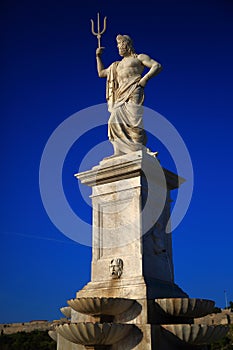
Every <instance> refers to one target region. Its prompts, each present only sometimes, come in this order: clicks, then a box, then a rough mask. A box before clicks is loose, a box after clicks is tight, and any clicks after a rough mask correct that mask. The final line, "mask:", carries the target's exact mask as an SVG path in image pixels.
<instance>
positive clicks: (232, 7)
mask: <svg viewBox="0 0 233 350" xmlns="http://www.w3.org/2000/svg"><path fill="white" fill-rule="evenodd" d="M99 10H100V11H101V13H102V14H103V15H106V16H108V24H107V32H106V34H105V35H104V36H103V40H102V42H103V45H104V46H105V47H106V52H105V54H104V58H103V59H104V61H105V62H106V64H110V63H111V62H112V61H114V60H116V59H119V57H118V54H117V50H116V47H115V36H116V35H117V34H118V33H122V34H129V35H131V36H132V38H133V39H134V42H135V48H136V51H137V52H138V53H141V52H143V53H148V54H150V55H151V56H152V57H154V58H155V59H157V60H158V61H159V62H161V63H162V65H163V67H164V70H163V71H162V73H161V74H160V75H159V76H158V77H156V78H155V79H154V80H152V81H151V82H150V83H149V84H148V87H147V88H146V100H145V105H146V106H148V107H150V108H152V109H154V110H156V111H158V112H159V113H161V114H162V115H163V116H165V117H166V118H167V119H168V120H169V121H170V122H171V123H172V124H173V125H174V126H175V127H176V129H177V130H178V131H179V133H180V135H181V136H182V138H183V140H184V141H185V143H186V146H187V147H188V149H189V152H190V155H191V158H192V162H193V168H194V180H195V185H194V192H193V198H192V202H191V205H190V207H189V210H188V212H187V214H186V216H185V218H184V219H183V221H182V223H181V224H180V225H179V227H178V228H177V229H176V230H175V232H174V237H173V248H174V264H175V279H176V283H178V284H179V285H180V286H181V287H182V288H183V289H184V290H185V291H186V292H187V293H188V294H189V295H190V296H191V297H202V298H209V299H213V300H215V301H216V304H217V305H218V306H221V307H224V306H225V301H224V290H226V291H227V296H228V299H229V300H233V278H232V262H233V261H232V260H233V258H232V256H233V255H232V246H233V244H232V243H233V238H232V236H233V235H232V233H233V232H232V222H231V221H232V198H233V193H232V183H231V182H232V130H233V121H232V97H233V91H232V78H233V74H232V73H233V65H232V62H233V45H232V37H233V24H232V23H233V21H232V18H233V3H232V1H230V0H195V1H194V0H190V1H185V0H180V1H173V0H157V1H149V0H144V1H143V2H142V1H140V2H139V1H130V0H125V1H115V0H113V1H112V0H109V1H98V0H97V1H90V0H86V1H83V2H81V1H78V0H76V1H72V0H66V1H59V0H58V1H54V0H50V1H44V0H41V1H37V0H35V1H28V0H25V1H20V2H19V1H16V0H12V1H2V2H1V20H0V26H1V28H0V29H1V56H0V60H1V77H2V79H1V91H0V94H1V98H2V103H1V130H2V132H1V138H0V143H1V146H0V147H1V151H2V161H1V163H2V167H1V169H2V170H1V198H2V200H1V226H0V232H1V251H0V258H1V266H2V274H1V277H2V278H1V284H2V286H1V292H0V297H1V298H0V299H1V300H0V302H1V306H0V310H1V313H0V316H1V317H0V322H1V323H3V322H21V321H22V322H23V321H30V320H32V319H50V320H52V319H55V318H60V317H61V316H62V315H61V314H60V312H59V308H60V307H61V306H63V305H65V304H66V300H67V299H70V298H73V297H74V295H75V292H76V291H77V290H79V289H81V288H82V287H83V285H84V284H85V283H87V282H88V281H89V280H90V260H91V249H90V248H89V247H86V246H82V245H79V244H77V243H75V242H73V241H71V240H69V239H68V238H67V237H65V236H64V235H63V234H62V233H61V232H59V231H58V230H57V228H56V227H55V226H54V225H53V224H52V222H51V221H50V219H49V217H48V216H47V214H46V211H45V209H44V207H43V204H42V201H41V198H40V191H39V166H40V159H41V155H42V152H43V149H44V147H45V144H46V142H47V140H48V138H49V137H50V135H51V133H52V132H53V131H54V130H55V129H56V128H57V126H58V125H59V124H60V123H61V122H62V121H63V120H65V119H66V118H67V117H69V116H70V115H72V114H73V113H75V112H77V111H79V110H81V109H83V108H86V107H89V106H92V105H95V104H99V103H102V102H104V101H105V84H104V80H101V79H98V77H97V74H96V67H95V48H96V45H97V42H96V39H95V38H94V37H93V36H92V34H91V33H90V18H96V13H97V11H99ZM99 137H100V136H99V134H98V135H97V134H96V135H94V136H93V138H94V139H95V138H96V140H97V138H99ZM105 138H106V135H103V136H102V139H103V140H104V139H105ZM100 139H101V138H100ZM96 142H97V143H98V141H96ZM78 147H80V145H79V146H78ZM85 147H86V148H87V149H89V148H90V145H89V143H88V140H87V139H85V140H84V141H83V143H82V145H81V149H82V152H83V150H84V149H85ZM159 147H160V146H158V148H159ZM159 150H160V149H159ZM84 154H85V152H84ZM104 156H105V154H103V155H100V159H101V158H103V157H104ZM98 160H99V159H97V160H96V163H97V161H98ZM160 160H161V162H162V164H163V165H164V166H169V159H168V158H167V156H166V154H165V153H164V155H163V151H162V148H161V150H160ZM79 162H80V155H78V154H77V159H76V156H75V152H73V153H72V155H71V156H69V155H68V157H67V161H66V162H65V166H64V174H63V181H64V182H65V183H64V188H65V191H66V194H67V196H68V197H69V196H70V198H68V200H69V201H70V202H71V203H75V198H76V195H77V204H76V208H75V210H76V212H77V213H78V212H80V215H83V216H86V217H87V218H88V216H90V213H89V211H88V209H87V208H86V207H85V206H83V207H82V208H81V207H80V206H79V205H78V203H79V198H78V191H77V183H76V180H75V179H74V178H73V173H74V172H75V171H76V170H77V169H78V165H79V164H78V163H79ZM93 165H94V164H93ZM181 175H182V174H181ZM74 206H75V204H74Z"/></svg>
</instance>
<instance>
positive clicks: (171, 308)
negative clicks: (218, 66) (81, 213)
mask: <svg viewBox="0 0 233 350" xmlns="http://www.w3.org/2000/svg"><path fill="white" fill-rule="evenodd" d="M75 176H76V177H77V178H78V179H79V180H80V181H81V182H82V183H83V184H85V185H88V186H91V187H92V196H91V197H92V205H93V246H92V267H91V269H92V273H91V281H90V282H89V283H88V284H87V285H86V286H85V287H84V288H83V289H82V290H80V291H78V292H77V294H76V299H75V300H73V299H72V300H70V301H68V303H69V305H70V306H71V324H67V325H61V326H59V327H58V328H57V333H58V336H57V343H58V346H57V349H58V350H84V349H95V350H102V349H106V350H107V349H108V350H131V349H135V350H179V349H186V350H193V349H201V350H206V346H205V345H200V344H203V343H205V341H206V339H207V338H208V339H209V337H212V339H216V334H217V337H218V334H220V333H221V334H220V337H221V335H224V334H225V333H226V331H227V330H226V329H222V328H221V327H220V328H219V327H218V326H216V327H218V328H216V329H211V326H209V328H208V327H207V328H206V327H204V326H202V325H200V327H199V326H197V325H193V320H194V318H195V317H199V316H200V315H203V314H207V313H208V312H210V306H211V303H213V302H210V303H209V302H208V301H207V302H205V301H203V300H201V299H200V300H192V299H188V296H187V294H186V293H185V292H184V291H182V290H181V289H180V288H179V287H178V286H177V285H176V284H175V283H174V269H173V259H172V237H171V232H170V228H169V227H168V222H169V218H170V212H171V209H170V204H171V199H170V192H171V191H172V190H173V189H176V188H178V187H179V185H180V184H182V182H183V181H184V180H183V179H182V178H180V177H178V176H177V175H175V174H174V173H172V172H170V171H168V170H166V169H163V168H162V167H161V166H160V164H159V162H158V160H157V159H156V158H154V157H152V156H150V155H149V154H147V153H145V152H144V151H137V152H132V153H130V154H126V155H122V156H118V157H110V158H107V159H104V160H103V161H101V162H100V164H99V165H98V166H95V167H93V168H92V169H91V170H89V171H85V172H82V173H79V174H76V175H75ZM165 298H167V300H166V299H165ZM126 299H127V300H126ZM129 299H130V300H129ZM161 300H162V302H161ZM114 305H115V306H114ZM116 305H117V307H116ZM118 305H119V308H118ZM125 305H130V306H127V307H126V308H125V307H124V306H125ZM199 305H202V307H201V308H200V307H199ZM213 305H214V304H213ZM213 305H212V306H213ZM123 310H124V311H123ZM203 310H204V311H203ZM177 326H178V327H177ZM128 330H129V331H128ZM122 332H123V333H122ZM63 336H64V337H65V338H66V339H65V338H63ZM75 343H76V344H75ZM93 343H94V344H93ZM82 344H84V345H82Z"/></svg>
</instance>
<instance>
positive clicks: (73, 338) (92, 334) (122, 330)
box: [56, 322, 134, 346]
mask: <svg viewBox="0 0 233 350" xmlns="http://www.w3.org/2000/svg"><path fill="white" fill-rule="evenodd" d="M133 327H134V326H133V325H132V324H119V323H91V322H87V323H85V322H81V323H70V324H63V325H60V326H57V327H56V331H57V332H58V333H59V334H60V335H61V336H62V337H64V338H65V339H67V340H69V341H70V342H72V343H75V344H82V345H86V346H91V345H112V344H115V343H117V342H118V341H120V340H122V339H123V338H125V337H126V336H127V335H128V334H129V332H130V331H131V330H132V329H133Z"/></svg>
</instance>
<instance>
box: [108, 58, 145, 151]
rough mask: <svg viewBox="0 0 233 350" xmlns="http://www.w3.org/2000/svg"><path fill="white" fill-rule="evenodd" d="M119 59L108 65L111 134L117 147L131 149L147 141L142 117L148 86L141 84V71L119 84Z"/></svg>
mask: <svg viewBox="0 0 233 350" xmlns="http://www.w3.org/2000/svg"><path fill="white" fill-rule="evenodd" d="M118 63H119V62H114V63H112V64H111V66H110V67H109V68H108V76H107V88H106V98H107V101H108V109H109V111H110V113H111V115H110V118H109V121H108V137H109V140H110V141H111V142H112V143H113V146H114V150H115V151H116V150H117V151H118V152H119V153H129V152H133V151H137V150H140V149H142V148H143V146H145V145H146V133H145V131H144V128H143V121H142V115H143V106H142V104H143V101H144V89H143V88H142V87H141V86H139V85H138V82H139V81H140V79H141V75H140V74H136V75H133V76H132V77H129V78H128V79H127V82H125V83H123V84H121V86H120V87H119V86H118V83H117V71H116V69H117V66H118Z"/></svg>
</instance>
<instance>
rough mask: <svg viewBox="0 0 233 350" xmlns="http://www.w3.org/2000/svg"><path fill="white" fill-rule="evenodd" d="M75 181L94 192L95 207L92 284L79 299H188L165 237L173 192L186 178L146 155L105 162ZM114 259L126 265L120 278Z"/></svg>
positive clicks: (168, 241)
mask: <svg viewBox="0 0 233 350" xmlns="http://www.w3.org/2000/svg"><path fill="white" fill-rule="evenodd" d="M76 177H77V178H78V179H79V180H80V181H81V182H82V183H83V184H86V185H88V186H91V187H92V204H93V248H92V252H93V255H92V276H91V282H90V283H89V284H88V285H87V286H86V287H85V288H84V289H83V290H81V291H79V292H78V293H77V297H81V296H92V297H93V296H98V297H100V296H102V297H103V296H104V297H105V296H107V297H127V298H133V299H141V298H147V299H148V298H149V299H154V298H159V297H182V296H187V295H186V294H185V293H184V292H183V291H182V290H181V289H179V288H178V287H177V286H176V285H175V284H174V270H173V260H172V241H171V233H170V231H169V233H166V227H167V224H168V220H169V217H170V202H171V199H170V191H171V190H173V189H175V188H177V187H178V186H179V183H182V182H183V179H181V178H178V176H177V175H175V174H173V173H171V172H169V171H168V170H165V169H162V167H161V166H160V164H159V162H158V160H157V159H156V158H154V157H152V156H150V155H148V154H147V153H145V152H143V151H137V152H132V153H130V154H126V155H123V156H119V157H113V158H108V159H104V160H103V161H102V162H100V164H99V165H98V166H95V167H93V168H92V169H91V170H89V171H86V172H83V173H79V174H76ZM114 259H120V260H121V261H122V262H123V267H122V271H121V275H120V276H114V274H113V275H111V271H110V265H111V263H113V265H114ZM114 277H115V278H114Z"/></svg>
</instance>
